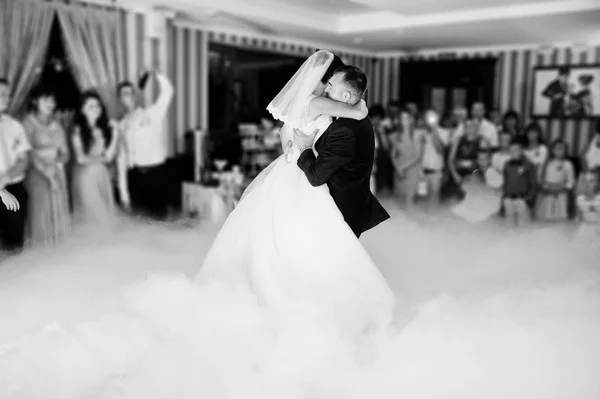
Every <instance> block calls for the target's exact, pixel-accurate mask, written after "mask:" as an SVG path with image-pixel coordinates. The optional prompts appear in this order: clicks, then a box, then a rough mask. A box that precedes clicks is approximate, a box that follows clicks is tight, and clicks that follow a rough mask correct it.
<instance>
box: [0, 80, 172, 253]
mask: <svg viewBox="0 0 600 399" xmlns="http://www.w3.org/2000/svg"><path fill="white" fill-rule="evenodd" d="M153 75H155V76H156V79H157V81H158V85H159V91H160V93H159V96H158V99H157V100H156V101H155V102H154V103H153V104H151V105H149V106H147V107H142V106H141V105H140V101H139V98H140V92H141V90H143V88H144V87H143V86H144V85H138V86H136V85H134V84H133V83H131V82H122V83H120V84H119V85H118V87H117V99H118V101H119V103H120V105H121V107H122V110H123V113H122V116H121V118H119V120H115V119H111V118H110V117H109V115H108V113H107V108H106V106H105V103H104V101H103V99H102V98H101V97H100V95H99V94H98V93H97V92H96V91H92V90H90V91H85V92H84V93H82V94H81V97H80V102H79V107H78V108H77V109H76V110H75V112H74V115H73V117H72V118H67V119H70V121H65V118H61V117H60V115H59V112H58V111H57V102H56V92H55V91H54V90H53V88H51V87H50V86H40V87H38V88H37V89H36V90H34V92H33V94H32V96H31V101H30V109H29V112H28V113H27V115H26V116H25V117H24V118H23V119H22V120H20V121H19V120H18V119H16V118H15V117H13V116H11V115H9V114H8V113H7V110H8V109H9V105H10V82H8V81H7V80H6V79H2V78H0V199H1V200H2V202H3V205H2V206H0V250H4V251H8V252H14V251H19V250H21V249H22V248H24V247H34V246H40V245H42V246H47V245H54V244H56V243H57V242H60V241H61V240H62V239H63V238H65V236H67V235H68V234H69V233H70V232H71V231H72V230H73V228H74V227H86V228H90V229H97V228H101V227H103V226H107V225H110V224H111V223H113V222H114V221H115V219H116V215H117V205H116V203H117V201H116V198H118V199H119V202H120V204H121V206H122V207H123V208H124V209H125V210H131V211H133V212H134V213H135V214H138V215H142V216H147V217H151V218H153V219H157V220H160V219H163V218H165V217H166V216H167V200H166V198H167V197H166V192H165V189H164V182H165V170H164V164H165V161H166V160H167V145H166V138H165V136H164V134H163V126H164V121H165V118H166V114H167V109H168V107H169V104H170V102H171V100H172V97H173V86H172V84H171V83H170V82H169V80H168V79H167V78H166V76H164V75H163V74H161V73H153ZM147 76H148V77H149V76H150V75H147ZM145 80H147V79H145Z"/></svg>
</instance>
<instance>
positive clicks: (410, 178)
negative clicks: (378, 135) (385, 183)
mask: <svg viewBox="0 0 600 399" xmlns="http://www.w3.org/2000/svg"><path fill="white" fill-rule="evenodd" d="M415 123H416V121H415V119H414V116H413V115H412V114H411V113H409V112H408V111H406V110H405V111H402V114H401V116H400V124H401V126H400V127H401V129H400V131H399V132H397V133H394V134H393V135H392V137H390V141H391V157H392V162H393V163H394V171H395V182H394V189H395V192H396V194H397V195H399V196H401V197H403V198H404V203H405V205H406V207H407V208H412V206H413V205H414V201H415V197H416V195H417V189H418V187H419V179H420V177H421V161H422V159H423V150H424V147H425V133H424V132H423V131H422V130H420V129H417V128H416V127H415Z"/></svg>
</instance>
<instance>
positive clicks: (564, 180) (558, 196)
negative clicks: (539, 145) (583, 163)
mask: <svg viewBox="0 0 600 399" xmlns="http://www.w3.org/2000/svg"><path fill="white" fill-rule="evenodd" d="M566 155H567V145H566V143H565V142H563V141H562V140H556V141H554V143H552V155H551V157H550V159H549V160H548V162H546V163H545V164H544V165H543V166H542V169H541V171H540V186H541V187H540V194H539V196H538V199H537V203H536V209H535V210H536V217H537V218H538V219H540V220H547V221H560V220H567V219H568V217H569V195H570V193H571V190H573V187H574V186H575V169H574V167H573V164H572V163H571V161H569V160H568V159H567V158H566Z"/></svg>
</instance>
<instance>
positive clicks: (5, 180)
mask: <svg viewBox="0 0 600 399" xmlns="http://www.w3.org/2000/svg"><path fill="white" fill-rule="evenodd" d="M9 101H10V87H9V84H8V81H7V80H6V79H4V78H0V189H2V188H5V189H7V190H8V191H9V192H10V193H11V194H12V195H14V196H15V197H16V198H17V200H18V202H19V204H20V208H19V209H18V210H17V211H13V210H8V209H6V208H5V207H3V206H2V207H0V247H1V248H2V249H4V250H8V251H18V250H20V249H21V248H23V244H24V241H25V218H26V217H27V190H25V187H24V184H23V181H24V180H25V174H26V172H27V166H28V164H29V152H30V151H31V145H30V144H29V140H28V139H27V134H26V133H25V129H24V128H23V126H22V125H21V124H20V123H19V122H18V121H16V120H15V119H13V118H11V117H10V116H8V115H7V114H6V111H7V109H8V104H9Z"/></svg>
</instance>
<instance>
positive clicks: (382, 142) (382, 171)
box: [369, 104, 394, 193]
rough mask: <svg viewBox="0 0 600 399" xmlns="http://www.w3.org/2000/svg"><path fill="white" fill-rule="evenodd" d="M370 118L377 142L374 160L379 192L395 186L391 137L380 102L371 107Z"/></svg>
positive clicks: (376, 187)
mask: <svg viewBox="0 0 600 399" xmlns="http://www.w3.org/2000/svg"><path fill="white" fill-rule="evenodd" d="M369 118H370V119H371V123H372V124H373V129H374V131H375V143H376V144H377V147H376V153H375V162H374V167H373V170H374V173H375V190H376V192H377V193H382V192H386V191H389V192H391V191H392V190H393V188H394V164H393V162H392V159H391V158H390V139H389V136H388V133H387V131H386V129H385V126H384V121H385V112H384V110H383V107H382V106H381V105H379V104H376V105H373V106H372V107H370V109H369Z"/></svg>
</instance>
